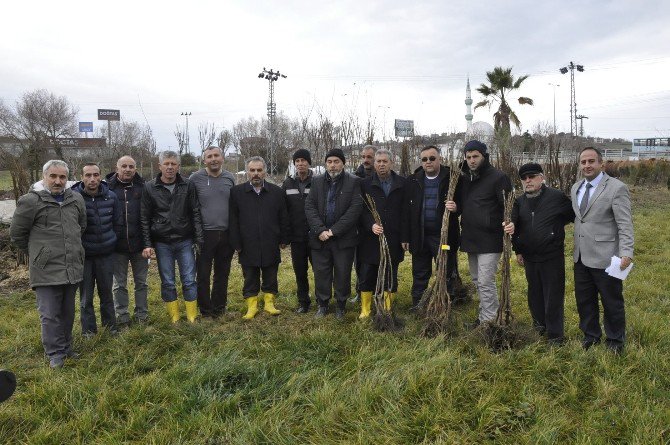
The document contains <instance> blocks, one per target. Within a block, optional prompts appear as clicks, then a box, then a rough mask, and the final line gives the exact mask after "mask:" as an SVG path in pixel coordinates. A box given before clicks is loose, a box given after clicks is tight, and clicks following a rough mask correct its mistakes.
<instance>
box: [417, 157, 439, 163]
mask: <svg viewBox="0 0 670 445" xmlns="http://www.w3.org/2000/svg"><path fill="white" fill-rule="evenodd" d="M435 159H437V157H435V156H428V157H427V158H421V162H428V161H430V162H433V161H434V160H435Z"/></svg>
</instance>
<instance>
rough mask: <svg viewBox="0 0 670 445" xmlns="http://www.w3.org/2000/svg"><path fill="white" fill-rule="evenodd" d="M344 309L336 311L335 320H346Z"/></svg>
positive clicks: (339, 308)
mask: <svg viewBox="0 0 670 445" xmlns="http://www.w3.org/2000/svg"><path fill="white" fill-rule="evenodd" d="M344 312H345V311H344V308H341V307H338V308H336V309H335V318H337V319H338V320H342V319H343V318H344Z"/></svg>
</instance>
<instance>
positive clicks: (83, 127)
mask: <svg viewBox="0 0 670 445" xmlns="http://www.w3.org/2000/svg"><path fill="white" fill-rule="evenodd" d="M79 132H80V133H93V122H79Z"/></svg>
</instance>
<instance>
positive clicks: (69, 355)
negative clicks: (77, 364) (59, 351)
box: [65, 351, 79, 360]
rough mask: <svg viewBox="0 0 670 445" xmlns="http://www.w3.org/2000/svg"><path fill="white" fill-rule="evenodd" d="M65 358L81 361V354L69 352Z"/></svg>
mask: <svg viewBox="0 0 670 445" xmlns="http://www.w3.org/2000/svg"><path fill="white" fill-rule="evenodd" d="M65 357H66V358H69V359H72V360H77V359H79V353H78V352H74V351H69V352H66V353H65Z"/></svg>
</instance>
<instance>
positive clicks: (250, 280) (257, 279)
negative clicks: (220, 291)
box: [242, 264, 279, 298]
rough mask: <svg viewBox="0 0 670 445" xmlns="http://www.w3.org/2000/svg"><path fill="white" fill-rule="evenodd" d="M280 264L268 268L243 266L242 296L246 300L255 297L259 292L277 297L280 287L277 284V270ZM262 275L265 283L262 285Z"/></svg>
mask: <svg viewBox="0 0 670 445" xmlns="http://www.w3.org/2000/svg"><path fill="white" fill-rule="evenodd" d="M278 269H279V264H275V265H273V266H267V267H255V266H242V275H244V287H243V288H242V295H243V296H244V298H249V297H255V296H257V295H258V292H259V291H261V290H262V291H263V292H264V293H266V294H274V295H277V292H279V285H278V284H277V270H278ZM261 275H262V276H263V281H262V283H261Z"/></svg>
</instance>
